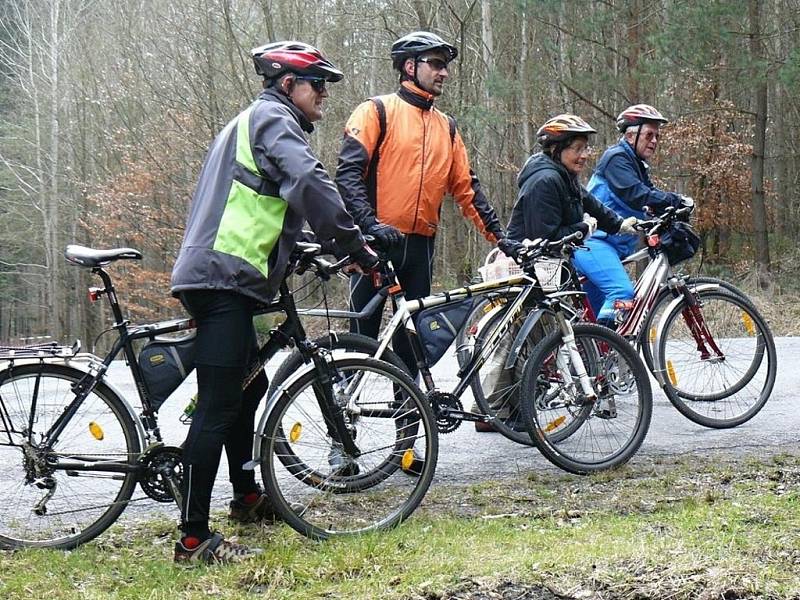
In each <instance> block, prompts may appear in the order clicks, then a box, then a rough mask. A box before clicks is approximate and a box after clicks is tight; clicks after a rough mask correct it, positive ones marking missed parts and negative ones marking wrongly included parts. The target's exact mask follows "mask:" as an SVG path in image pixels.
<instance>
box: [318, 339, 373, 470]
mask: <svg viewBox="0 0 800 600" xmlns="http://www.w3.org/2000/svg"><path fill="white" fill-rule="evenodd" d="M312 359H313V361H314V366H315V367H316V371H317V373H318V378H317V381H315V382H314V383H313V388H314V395H315V396H316V398H317V404H318V405H319V409H320V412H321V413H322V416H323V417H324V419H325V425H326V426H327V428H328V435H329V436H330V437H331V439H333V441H334V442H338V443H340V444H341V445H342V449H343V450H344V452H345V453H346V454H347V455H348V456H350V457H351V458H358V457H359V456H361V450H359V448H358V446H357V445H356V443H355V438H354V436H353V435H352V433H351V430H350V428H349V427H348V426H347V423H346V422H345V418H344V413H345V408H346V406H340V405H339V404H338V403H337V402H336V395H335V394H334V389H333V386H334V385H335V380H336V379H337V378H338V375H336V374H333V375H332V373H331V371H332V367H331V365H330V364H329V363H328V361H326V360H325V358H324V357H323V356H321V355H320V353H319V352H314V354H313V355H312ZM348 387H349V386H348ZM359 387H360V386H359Z"/></svg>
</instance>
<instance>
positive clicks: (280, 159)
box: [172, 42, 377, 562]
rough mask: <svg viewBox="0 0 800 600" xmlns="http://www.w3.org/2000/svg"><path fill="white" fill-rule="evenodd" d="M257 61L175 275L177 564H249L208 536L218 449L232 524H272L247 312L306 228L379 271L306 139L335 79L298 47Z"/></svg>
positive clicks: (198, 197) (196, 203) (207, 178)
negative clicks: (180, 433)
mask: <svg viewBox="0 0 800 600" xmlns="http://www.w3.org/2000/svg"><path fill="white" fill-rule="evenodd" d="M252 57H253V60H254V63H255V67H256V72H257V73H258V74H259V75H261V76H262V77H263V78H264V90H263V91H262V92H261V93H260V94H259V96H258V98H257V99H256V100H255V102H253V104H251V105H250V106H249V107H248V108H247V109H245V110H244V111H243V112H242V113H241V114H239V115H238V116H237V117H236V118H234V119H233V120H232V121H231V122H230V123H228V125H227V126H226V127H225V128H224V129H223V130H222V132H221V133H220V134H219V135H218V136H217V138H216V139H215V140H214V142H213V143H212V145H211V148H210V149H209V151H208V155H207V156H206V160H205V163H204V165H203V168H202V171H201V172H200V177H199V180H198V183H197V188H196V190H195V192H194V196H193V198H192V207H191V210H190V213H189V219H188V222H187V225H186V233H185V236H184V239H183V244H182V246H181V249H180V253H179V255H178V259H177V261H176V263H175V267H174V269H173V272H172V292H173V294H174V295H176V296H178V297H179V298H180V300H181V302H182V303H183V304H184V306H185V307H186V309H187V310H188V311H189V312H190V313H191V314H192V316H193V317H194V318H195V320H196V321H197V342H196V345H197V350H196V362H195V364H196V367H197V381H198V399H197V407H196V409H195V412H194V415H193V418H192V424H191V427H190V428H189V433H188V435H187V438H186V442H185V443H184V445H183V484H182V489H181V491H182V494H183V509H182V514H181V521H182V529H183V536H182V538H181V540H180V541H178V542H177V543H176V545H175V560H176V561H188V560H192V561H195V560H200V561H203V562H230V561H236V560H240V559H243V558H247V557H249V556H251V555H252V554H254V550H253V549H249V548H246V547H245V546H243V545H241V544H236V543H233V542H230V541H228V540H225V539H224V538H223V537H222V536H221V535H220V534H219V533H212V532H211V531H210V529H209V524H208V513H209V505H210V501H211V490H212V488H213V486H214V480H215V478H216V473H217V469H218V467H219V462H220V458H221V454H222V448H223V446H224V447H225V451H226V454H227V457H228V464H229V468H230V480H231V483H232V485H233V492H234V499H233V501H232V502H231V504H230V517H231V519H233V520H238V521H242V522H249V521H261V520H270V519H274V513H273V510H272V508H271V506H270V501H269V498H267V497H266V496H265V495H264V494H263V492H262V491H261V489H260V488H259V486H258V485H257V484H256V481H255V475H254V472H253V471H252V470H247V471H245V470H243V469H242V466H243V465H244V464H245V463H247V462H248V461H250V460H251V459H252V447H253V431H254V420H255V412H256V408H257V406H258V403H259V400H260V399H261V397H262V396H263V395H264V394H265V393H266V391H267V377H266V374H265V373H264V372H263V371H262V373H261V374H260V375H259V376H258V378H257V379H256V380H255V381H254V382H253V383H251V385H250V386H249V387H248V389H247V391H246V392H245V393H244V394H243V392H242V384H243V381H244V377H245V370H246V367H247V364H248V362H249V358H250V356H251V353H252V352H253V351H254V350H255V349H256V334H255V329H254V327H253V309H254V305H255V304H256V303H258V302H263V303H266V302H269V301H270V300H272V298H273V296H274V295H275V294H276V292H277V291H278V288H279V285H280V282H281V280H282V279H283V277H284V274H285V270H286V266H287V264H288V259H289V255H290V253H291V251H292V249H293V247H294V245H295V243H296V242H297V241H298V239H299V238H300V237H301V228H302V226H303V223H304V221H308V223H309V224H310V225H311V228H312V229H313V230H314V232H315V233H316V234H317V237H318V239H320V240H323V241H328V240H335V242H336V244H337V245H338V247H339V248H340V249H341V250H342V251H343V252H345V253H348V254H350V255H351V257H352V258H354V260H355V261H356V263H357V264H358V265H360V266H361V268H363V269H365V270H366V269H371V268H373V267H374V266H376V264H377V257H376V256H375V254H374V253H373V252H372V251H371V250H370V249H369V247H368V246H367V245H366V244H365V241H364V238H363V237H362V235H361V232H360V231H359V229H358V227H356V225H355V224H354V223H353V219H352V218H351V217H350V215H349V214H348V213H347V211H346V210H345V207H344V204H343V203H342V200H341V197H340V196H339V193H338V192H337V190H336V186H335V185H334V184H333V182H332V181H331V179H330V178H329V177H328V175H327V173H326V172H325V169H324V168H323V166H322V164H320V162H319V160H318V159H317V158H316V157H315V156H314V154H313V152H312V151H311V148H310V147H309V145H308V141H307V140H306V137H305V134H306V133H310V132H311V131H312V130H313V129H314V127H313V125H312V123H313V122H314V121H317V120H319V119H320V118H322V105H323V101H324V99H325V98H326V97H327V96H328V93H327V90H326V85H327V84H328V83H329V82H335V81H339V80H340V79H342V73H341V72H340V71H339V70H338V69H337V68H336V67H334V66H333V65H332V64H331V63H330V62H329V61H328V60H327V59H326V58H325V57H324V56H323V54H322V53H321V52H320V51H319V50H317V49H316V48H314V47H312V46H309V45H307V44H303V43H299V42H276V43H272V44H267V45H266V46H262V47H259V48H256V49H254V50H253V51H252Z"/></svg>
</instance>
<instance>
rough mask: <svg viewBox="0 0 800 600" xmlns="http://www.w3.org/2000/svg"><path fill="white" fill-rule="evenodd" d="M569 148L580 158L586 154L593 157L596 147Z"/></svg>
mask: <svg viewBox="0 0 800 600" xmlns="http://www.w3.org/2000/svg"><path fill="white" fill-rule="evenodd" d="M567 148H569V149H570V150H572V151H573V152H574V153H575V154H577V155H578V156H580V155H581V154H584V155H586V156H591V155H592V154H593V153H594V147H592V146H582V147H579V146H567Z"/></svg>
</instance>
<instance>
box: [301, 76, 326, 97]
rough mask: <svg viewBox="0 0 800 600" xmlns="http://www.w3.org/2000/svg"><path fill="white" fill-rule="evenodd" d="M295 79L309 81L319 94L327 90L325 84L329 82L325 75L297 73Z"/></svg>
mask: <svg viewBox="0 0 800 600" xmlns="http://www.w3.org/2000/svg"><path fill="white" fill-rule="evenodd" d="M295 80H297V81H306V82H308V85H310V86H311V87H312V88H313V89H314V91H315V92H317V93H318V94H321V93H322V92H324V91H325V84H326V83H328V81H327V80H326V79H325V78H324V77H304V76H302V75H297V76H296V77H295Z"/></svg>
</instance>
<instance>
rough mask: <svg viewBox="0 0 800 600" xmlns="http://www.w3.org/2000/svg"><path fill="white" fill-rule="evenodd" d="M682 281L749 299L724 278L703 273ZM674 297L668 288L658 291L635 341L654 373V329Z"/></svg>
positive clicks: (693, 285) (691, 286) (646, 363)
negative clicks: (716, 286) (711, 286)
mask: <svg viewBox="0 0 800 600" xmlns="http://www.w3.org/2000/svg"><path fill="white" fill-rule="evenodd" d="M684 281H685V283H686V285H687V287H689V288H690V289H692V288H696V287H697V286H699V285H718V286H719V287H721V288H723V289H725V290H727V291H729V292H731V293H732V294H735V295H736V296H739V297H740V298H742V299H743V300H746V301H747V302H750V300H749V299H748V298H747V295H746V294H745V293H744V292H743V291H742V290H740V289H739V288H737V287H736V286H735V285H733V284H732V283H729V282H727V281H725V280H724V279H719V278H718V277H706V276H705V275H700V276H697V277H686V278H685V279H684ZM674 299H675V295H674V294H673V293H672V290H670V289H668V288H664V289H662V290H661V291H660V292H659V293H658V295H657V296H656V301H655V302H654V303H653V308H652V310H651V311H650V312H649V313H648V315H647V318H646V320H645V322H644V325H643V326H642V330H641V332H640V333H639V339H638V340H637V342H636V344H637V348H639V350H640V352H641V353H642V358H643V359H644V364H645V365H647V368H648V369H649V371H650V372H651V373H655V363H654V361H653V349H654V348H655V344H656V330H657V328H658V324H659V323H660V322H661V318H662V317H663V316H664V314H663V313H664V311H665V310H666V309H667V307H668V306H669V304H670V303H671V302H672V301H673V300H674Z"/></svg>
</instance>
